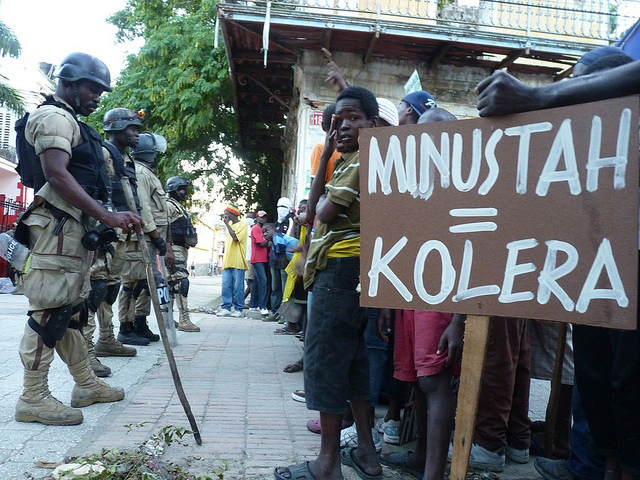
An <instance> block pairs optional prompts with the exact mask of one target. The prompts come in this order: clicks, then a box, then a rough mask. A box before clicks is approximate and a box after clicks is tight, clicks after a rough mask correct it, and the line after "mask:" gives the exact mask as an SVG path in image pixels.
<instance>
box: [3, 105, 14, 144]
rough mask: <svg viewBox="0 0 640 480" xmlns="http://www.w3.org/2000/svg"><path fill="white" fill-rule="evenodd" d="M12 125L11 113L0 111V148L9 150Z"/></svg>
mask: <svg viewBox="0 0 640 480" xmlns="http://www.w3.org/2000/svg"><path fill="white" fill-rule="evenodd" d="M12 124H13V122H12V115H11V112H7V111H6V110H5V111H0V148H9V146H10V144H9V140H10V138H11V137H10V136H11V126H12Z"/></svg>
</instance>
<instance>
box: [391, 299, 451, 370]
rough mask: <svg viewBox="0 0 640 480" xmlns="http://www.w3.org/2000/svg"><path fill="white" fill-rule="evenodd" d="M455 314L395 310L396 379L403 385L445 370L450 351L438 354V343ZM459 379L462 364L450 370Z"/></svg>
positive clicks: (394, 352)
mask: <svg viewBox="0 0 640 480" xmlns="http://www.w3.org/2000/svg"><path fill="white" fill-rule="evenodd" d="M452 318H453V314H451V313H438V312H426V311H423V310H396V323H395V333H394V335H395V344H394V345H395V346H394V350H393V366H394V372H393V376H394V377H395V378H397V379H398V380H402V381H403V382H416V381H418V377H428V376H431V375H437V374H438V373H440V372H442V371H443V370H444V369H445V366H446V363H447V354H448V351H447V350H444V351H443V352H442V353H440V354H437V353H436V352H437V350H438V343H439V342H440V337H441V336H442V334H443V333H444V331H445V329H446V328H447V327H448V326H449V324H450V323H451V319H452ZM451 373H452V374H453V375H456V376H459V375H460V364H457V365H453V366H452V367H451Z"/></svg>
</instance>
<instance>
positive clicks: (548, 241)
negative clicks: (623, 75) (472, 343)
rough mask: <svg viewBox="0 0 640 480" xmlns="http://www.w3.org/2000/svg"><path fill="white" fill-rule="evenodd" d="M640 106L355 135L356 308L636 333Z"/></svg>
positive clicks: (627, 101)
mask: <svg viewBox="0 0 640 480" xmlns="http://www.w3.org/2000/svg"><path fill="white" fill-rule="evenodd" d="M638 104H639V98H638V97H636V96H633V97H626V98H618V99H614V100H607V101H602V102H595V103H589V104H582V105H577V106H572V107H564V108H556V109H550V110H543V111H537V112H530V113H522V114H518V115H509V116H505V117H494V118H485V119H477V120H464V121H457V122H443V123H433V124H425V125H411V126H404V127H389V128H376V129H366V130H362V131H361V132H360V140H359V144H360V154H361V156H360V158H361V164H360V185H361V219H362V228H361V232H362V237H361V239H362V240H361V284H362V293H361V304H362V305H363V306H371V307H389V308H408V309H417V310H432V311H442V312H455V313H466V314H475V315H498V316H506V317H521V318H536V319H542V320H553V321H561V322H573V323H579V324H587V325H598V326H606V327H612V328H621V329H633V328H635V326H636V309H637V288H638V285H637V283H638Z"/></svg>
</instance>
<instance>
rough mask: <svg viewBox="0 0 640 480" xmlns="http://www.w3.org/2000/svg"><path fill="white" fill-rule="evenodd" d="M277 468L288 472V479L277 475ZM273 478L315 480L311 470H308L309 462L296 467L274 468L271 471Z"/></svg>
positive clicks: (279, 474)
mask: <svg viewBox="0 0 640 480" xmlns="http://www.w3.org/2000/svg"><path fill="white" fill-rule="evenodd" d="M278 468H283V469H287V470H289V475H290V477H288V478H287V477H285V476H284V475H282V474H281V473H278ZM273 476H274V477H275V478H276V480H315V478H316V477H314V476H313V474H312V473H311V470H309V462H302V463H298V464H296V465H289V466H288V467H276V468H274V469H273Z"/></svg>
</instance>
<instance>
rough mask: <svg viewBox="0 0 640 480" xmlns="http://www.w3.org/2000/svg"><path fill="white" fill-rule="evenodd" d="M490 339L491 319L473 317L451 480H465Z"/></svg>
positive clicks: (466, 347) (468, 329)
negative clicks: (485, 357) (488, 339)
mask: <svg viewBox="0 0 640 480" xmlns="http://www.w3.org/2000/svg"><path fill="white" fill-rule="evenodd" d="M488 336H489V317H487V316H476V315H469V316H468V317H467V324H466V326H465V331H464V347H463V348H462V373H461V375H460V390H459V392H458V408H457V411H456V431H455V434H454V437H453V458H452V459H451V474H450V476H449V478H450V479H451V480H465V478H466V476H467V467H468V466H469V453H470V452H471V443H472V442H473V430H474V428H475V424H476V414H477V412H478V400H479V398H480V386H481V382H482V367H483V365H484V356H485V351H486V349H487V338H488Z"/></svg>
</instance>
